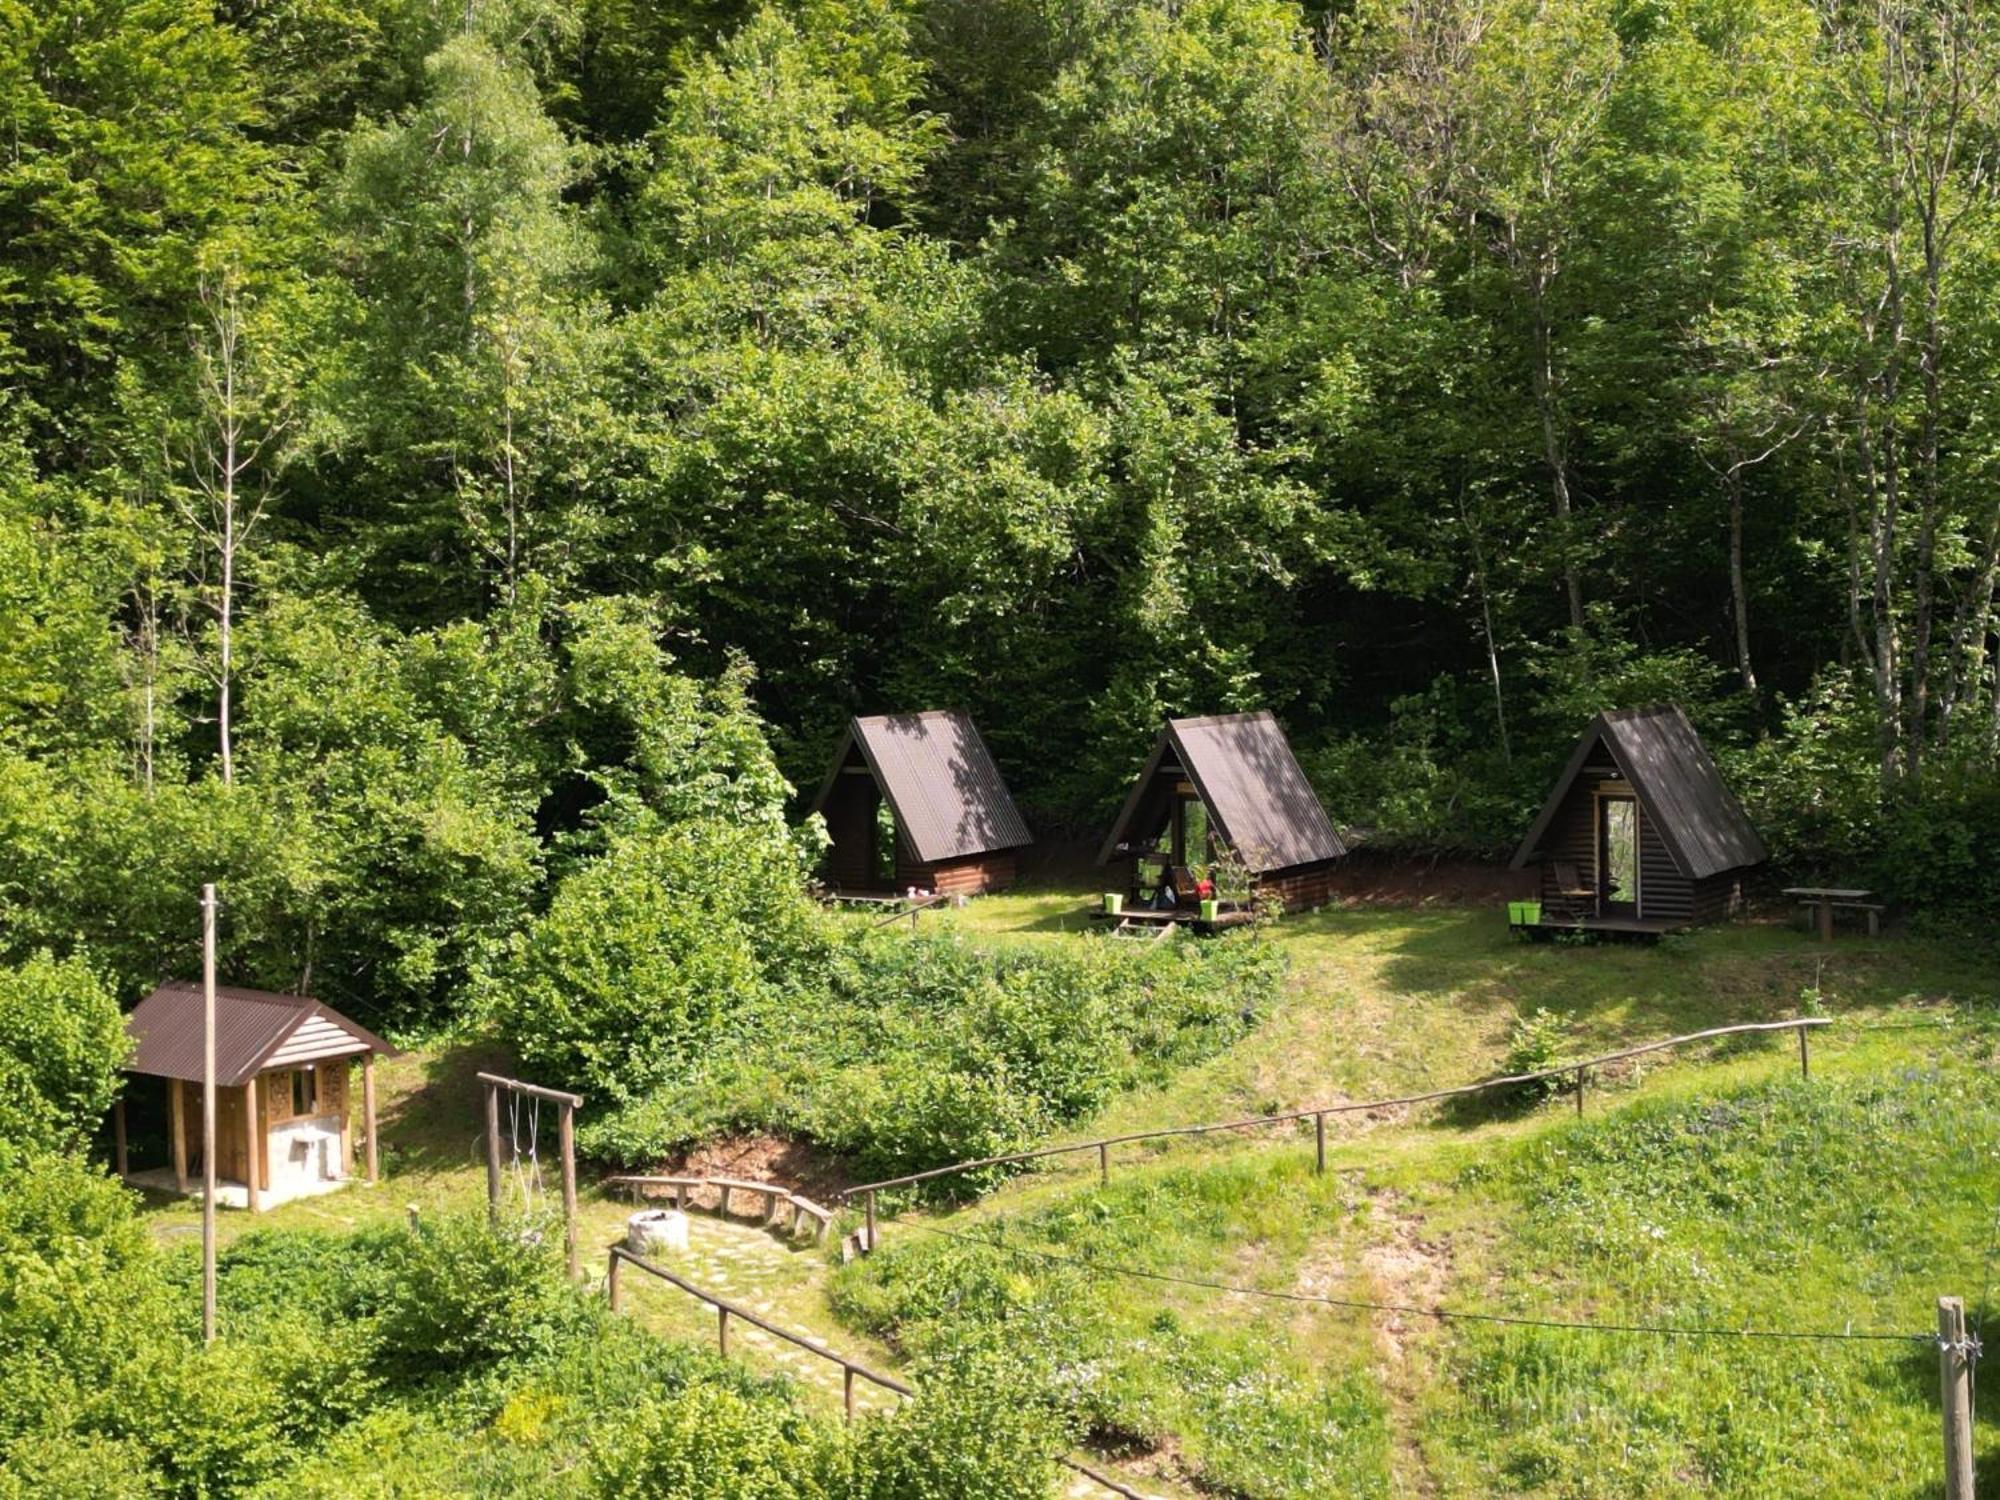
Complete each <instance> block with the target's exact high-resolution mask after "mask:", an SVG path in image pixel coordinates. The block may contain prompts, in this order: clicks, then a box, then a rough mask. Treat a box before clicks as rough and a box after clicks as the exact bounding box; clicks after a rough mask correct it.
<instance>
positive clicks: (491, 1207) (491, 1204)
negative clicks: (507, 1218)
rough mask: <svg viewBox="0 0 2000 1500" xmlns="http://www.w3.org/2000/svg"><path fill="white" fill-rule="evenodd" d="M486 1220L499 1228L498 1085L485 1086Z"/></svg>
mask: <svg viewBox="0 0 2000 1500" xmlns="http://www.w3.org/2000/svg"><path fill="white" fill-rule="evenodd" d="M486 1219H487V1222H488V1223H490V1224H491V1225H492V1226H493V1227H494V1228H495V1229H498V1228H499V1227H500V1085H499V1084H497V1083H489V1084H487V1085H486Z"/></svg>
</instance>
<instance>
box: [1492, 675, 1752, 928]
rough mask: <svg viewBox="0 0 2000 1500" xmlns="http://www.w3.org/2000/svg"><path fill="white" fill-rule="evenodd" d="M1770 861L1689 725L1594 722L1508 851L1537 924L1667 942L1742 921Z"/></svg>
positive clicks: (1625, 716) (1633, 717) (1616, 716)
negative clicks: (1525, 877) (1695, 928)
mask: <svg viewBox="0 0 2000 1500" xmlns="http://www.w3.org/2000/svg"><path fill="white" fill-rule="evenodd" d="M1768 857H1769V855H1768V853H1767V852H1766V850H1765V848H1764V841H1763V840H1762V839H1760V838H1759V837H1758V836H1757V830H1756V829H1755V828H1753V827H1751V826H1750V820H1749V818H1748V817H1746V816H1745V815H1744V812H1743V807H1742V804H1741V803H1739V802H1738V801H1737V800H1736V797H1735V795H1734V794H1733V793H1732V792H1731V791H1730V790H1729V788H1728V786H1727V785H1726V784H1724V782H1723V779H1722V773H1721V771H1719V770H1718V769H1717V768H1716V764H1715V761H1714V759H1713V757H1711V756H1710V755H1709V753H1708V749H1707V747H1706V746H1705V745H1703V744H1702V742H1701V736H1700V735H1698V734H1696V733H1695V728H1694V725H1692V724H1691V723H1689V722H1688V717H1687V715H1686V714H1684V713H1682V712H1681V711H1680V709H1679V708H1677V707H1674V706H1673V705H1671V704H1668V705H1663V706H1659V707H1653V708H1633V709H1623V710H1619V711H1617V712H1613V713H1602V714H1599V715H1598V716H1597V717H1596V718H1595V719H1593V720H1591V722H1590V727H1589V728H1588V729H1586V730H1584V732H1583V737H1582V738H1581V739H1579V740H1578V741H1577V743H1576V749H1575V751H1574V752H1572V754H1571V755H1570V758H1569V764H1568V765H1567V766H1566V767H1564V768H1563V773H1562V775H1561V776H1559V777H1558V778H1557V779H1556V784H1555V786H1554V788H1553V789H1552V790H1551V791H1550V792H1549V797H1548V801H1547V802H1545V803H1543V804H1542V810H1541V813H1540V815H1539V816H1538V817H1537V818H1536V819H1535V823H1534V826H1533V827H1532V828H1530V829H1529V830H1528V836H1527V837H1526V838H1524V839H1523V840H1522V841H1521V847H1520V849H1519V850H1518V851H1516V853H1515V855H1514V859H1513V865H1512V868H1514V869H1516V870H1525V869H1528V868H1530V867H1534V868H1535V869H1536V870H1537V871H1538V880H1539V889H1540V897H1541V904H1542V918H1541V925H1543V926H1567V927H1592V928H1602V929H1606V930H1612V931H1619V930H1623V931H1634V932H1645V931H1667V930H1671V929H1673V928H1677V927H1685V926H1688V925H1690V924H1692V923H1696V922H1708V921H1714V920H1716V919H1717V918H1720V917H1724V916H1728V915H1730V914H1732V913H1734V912H1736V911H1737V910H1739V909H1740V908H1741V906H1742V904H1743V890H1744V879H1745V877H1746V875H1747V874H1748V873H1749V871H1750V870H1752V869H1753V868H1755V867H1756V866H1758V865H1761V864H1763V863H1764V861H1765V860H1766V859H1767V858H1768Z"/></svg>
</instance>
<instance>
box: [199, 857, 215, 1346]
mask: <svg viewBox="0 0 2000 1500" xmlns="http://www.w3.org/2000/svg"><path fill="white" fill-rule="evenodd" d="M201 1341H202V1342H203V1343H204V1344H212V1343H214V1342H215V887H214V886H212V885H205V886H203V887H202V888H201Z"/></svg>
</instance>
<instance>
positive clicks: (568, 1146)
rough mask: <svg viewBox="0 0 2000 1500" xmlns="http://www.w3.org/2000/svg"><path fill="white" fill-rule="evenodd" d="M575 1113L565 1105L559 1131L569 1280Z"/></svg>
mask: <svg viewBox="0 0 2000 1500" xmlns="http://www.w3.org/2000/svg"><path fill="white" fill-rule="evenodd" d="M574 1114H575V1111H574V1110H573V1109H571V1108H570V1106H569V1105H567V1104H565V1105H563V1106H562V1117H561V1123H560V1126H559V1129H560V1131H561V1135H562V1193H563V1249H564V1250H565V1251H566V1252H568V1255H569V1274H570V1279H571V1280H572V1281H574V1280H575V1279H576V1121H575V1120H574V1118H573V1116H574Z"/></svg>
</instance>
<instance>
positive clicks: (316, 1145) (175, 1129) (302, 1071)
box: [115, 979, 395, 1212]
mask: <svg viewBox="0 0 2000 1500" xmlns="http://www.w3.org/2000/svg"><path fill="white" fill-rule="evenodd" d="M125 1026H126V1030H127V1031H128V1032H129V1033H130V1035H131V1037H132V1042H133V1048H134V1050H133V1056H132V1060H131V1062H129V1063H127V1064H126V1071H127V1072H129V1073H134V1074H139V1075H142V1076H151V1077H156V1078H164V1079H165V1080H166V1081H167V1133H168V1136H169V1138H170V1140H171V1143H172V1147H171V1149H172V1158H173V1165H172V1169H171V1174H169V1173H168V1172H166V1171H151V1172H131V1171H129V1170H128V1169H127V1162H126V1160H125V1138H126V1130H125V1123H126V1122H125V1101H124V1100H123V1099H121V1100H120V1101H119V1103H118V1105H117V1110H118V1114H117V1117H116V1120H115V1126H116V1132H115V1134H116V1141H117V1155H118V1163H117V1166H118V1172H119V1175H120V1176H122V1177H125V1178H127V1179H128V1180H129V1181H133V1182H135V1183H138V1184H140V1185H142V1186H148V1187H159V1188H166V1187H168V1186H171V1187H172V1188H173V1189H174V1190H175V1191H178V1192H182V1193H185V1192H187V1191H188V1185H189V1182H190V1180H193V1181H195V1182H199V1181H200V1179H201V1176H202V1173H201V1136H202V1129H201V1113H202V1111H201V1094H202V1067H203V1060H202V1057H203V1044H202V1029H203V1028H202V991H201V986H200V985H199V984H196V983H192V982H189V981H187V980H179V979H170V980H168V981H167V982H166V983H165V984H163V985H161V986H160V987H159V988H158V989H156V990H154V991H153V993H152V994H150V995H148V996H147V997H146V998H145V999H144V1000H142V1001H140V1002H139V1006H138V1008H137V1009H136V1010H134V1011H133V1012H132V1014H131V1015H129V1016H127V1017H126V1019H125ZM378 1055H380V1056H385V1057H393V1056H395V1049H394V1048H393V1047H391V1046H390V1045H389V1044H388V1043H387V1042H385V1041H383V1040H382V1039H381V1038H380V1037H378V1036H376V1035H375V1034H374V1033H373V1032H371V1031H369V1030H367V1029H366V1028H365V1027H363V1026H361V1025H359V1024H358V1023H356V1022H354V1021H351V1020H349V1019H348V1018H347V1017H346V1016H343V1015H342V1014H340V1012H339V1011H337V1010H334V1009H333V1008H332V1007H331V1006H328V1005H322V1004H321V1003H320V1002H319V1001H317V1000H314V999H312V998H311V997H309V996H306V995H278V994H272V993H270V992H268V991H265V990H251V989H243V988H240V987H238V986H235V985H217V986H216V990H215V1083H216V1107H215V1134H216V1147H215V1171H216V1196H217V1200H218V1201H219V1202H223V1203H228V1204H231V1205H232V1206H234V1205H241V1206H243V1207H247V1208H249V1209H251V1210H252V1211H253V1212H254V1211H256V1210H258V1209H262V1208H267V1207H271V1206H273V1205H274V1204H277V1203H282V1202H284V1201H286V1200H288V1199H291V1198H301V1197H307V1196H311V1195H313V1194H315V1193H322V1192H328V1191H331V1190H332V1189H334V1188H336V1187H339V1186H341V1185H343V1184H344V1183H346V1182H347V1181H349V1180H350V1179H351V1178H352V1176H353V1173H354V1150H355V1146H356V1144H357V1142H356V1139H355V1137H356V1130H355V1121H354V1109H353V1092H354V1091H353V1088H352V1087H351V1084H352V1079H351V1077H350V1066H349V1065H350V1064H351V1063H352V1062H353V1061H354V1059H356V1058H359V1059H360V1060H361V1115H362V1119H361V1130H360V1136H361V1141H360V1144H361V1145H362V1146H363V1148H364V1152H365V1155H364V1158H363V1159H364V1162H365V1166H366V1171H367V1175H368V1180H369V1181H370V1182H373V1181H375V1180H376V1176H377V1170H378V1156H377V1150H376V1134H375V1058H376V1057H377V1056H378Z"/></svg>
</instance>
